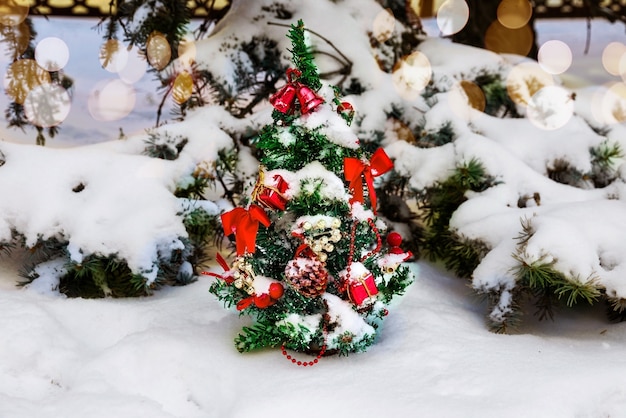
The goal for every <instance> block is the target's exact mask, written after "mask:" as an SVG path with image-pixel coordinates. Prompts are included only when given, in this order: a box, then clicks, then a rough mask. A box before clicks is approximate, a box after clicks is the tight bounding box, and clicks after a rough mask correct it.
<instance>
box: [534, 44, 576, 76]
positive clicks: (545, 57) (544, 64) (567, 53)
mask: <svg viewBox="0 0 626 418" xmlns="http://www.w3.org/2000/svg"><path fill="white" fill-rule="evenodd" d="M537 60H538V61H539V65H540V66H541V68H542V69H543V70H544V71H546V72H547V73H550V74H562V73H564V72H565V71H567V70H568V69H569V67H570V66H571V65H572V50H571V49H570V47H569V46H567V44H566V43H565V42H563V41H559V40H551V41H547V42H545V43H544V44H543V45H541V47H540V48H539V52H538V54H537Z"/></svg>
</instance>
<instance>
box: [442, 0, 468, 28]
mask: <svg viewBox="0 0 626 418" xmlns="http://www.w3.org/2000/svg"><path fill="white" fill-rule="evenodd" d="M468 20H469V6H468V5H467V3H466V2H465V0H446V1H445V2H443V4H442V5H441V6H440V7H439V10H438V11H437V26H438V27H439V30H440V31H441V33H442V34H443V35H446V36H447V35H453V34H455V33H457V32H459V31H460V30H461V29H463V28H464V27H465V25H466V24H467V21H468Z"/></svg>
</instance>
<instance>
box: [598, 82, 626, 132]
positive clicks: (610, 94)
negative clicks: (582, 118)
mask: <svg viewBox="0 0 626 418" xmlns="http://www.w3.org/2000/svg"><path fill="white" fill-rule="evenodd" d="M591 112H592V115H593V117H594V119H596V120H597V121H598V122H599V123H600V124H603V125H612V124H615V123H622V122H626V84H624V83H622V82H614V83H609V84H606V85H604V86H600V87H598V89H597V90H596V92H595V93H594V95H593V97H592V99H591Z"/></svg>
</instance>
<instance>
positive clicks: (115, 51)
mask: <svg viewBox="0 0 626 418" xmlns="http://www.w3.org/2000/svg"><path fill="white" fill-rule="evenodd" d="M99 59H100V65H101V66H102V68H104V69H105V70H107V71H108V72H111V73H119V72H120V71H122V70H123V69H124V67H126V64H127V63H128V50H127V49H126V47H125V46H124V44H122V43H121V42H120V41H118V40H117V39H108V40H107V41H105V42H104V43H103V44H102V46H101V47H100V57H99Z"/></svg>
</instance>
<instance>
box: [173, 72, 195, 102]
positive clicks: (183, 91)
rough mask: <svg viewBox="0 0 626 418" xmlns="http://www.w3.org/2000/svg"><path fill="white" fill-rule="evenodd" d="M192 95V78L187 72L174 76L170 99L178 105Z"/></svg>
mask: <svg viewBox="0 0 626 418" xmlns="http://www.w3.org/2000/svg"><path fill="white" fill-rule="evenodd" d="M192 93H193V77H192V76H191V74H189V73H188V72H187V71H182V72H181V73H179V74H178V75H177V76H176V79H175V80H174V85H173V87H172V98H173V99H174V101H175V102H176V103H178V104H182V103H185V102H186V101H187V100H189V98H190V97H191V94H192Z"/></svg>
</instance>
